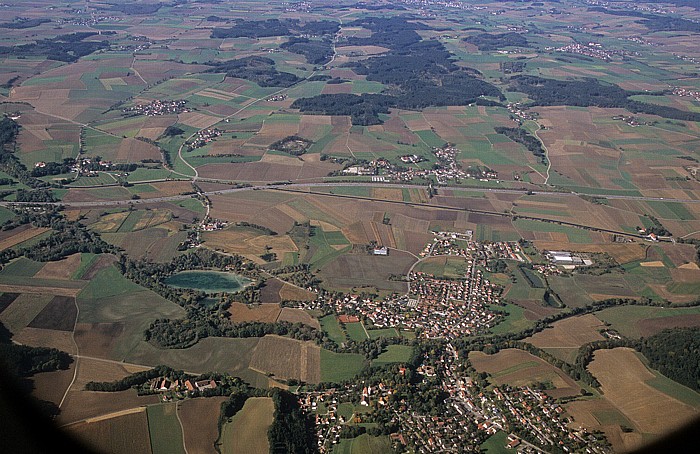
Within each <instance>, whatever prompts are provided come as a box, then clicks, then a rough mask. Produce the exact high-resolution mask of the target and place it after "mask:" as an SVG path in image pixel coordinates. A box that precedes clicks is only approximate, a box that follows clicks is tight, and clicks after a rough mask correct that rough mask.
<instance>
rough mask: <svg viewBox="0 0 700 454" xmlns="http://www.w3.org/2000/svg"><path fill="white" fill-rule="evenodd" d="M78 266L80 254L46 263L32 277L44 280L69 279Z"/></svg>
mask: <svg viewBox="0 0 700 454" xmlns="http://www.w3.org/2000/svg"><path fill="white" fill-rule="evenodd" d="M79 266H80V254H72V255H69V256H68V257H66V258H65V259H63V260H58V261H55V262H48V263H47V264H46V265H44V267H43V268H41V269H40V270H39V272H38V273H36V274H35V275H34V277H37V278H44V279H70V278H71V276H73V273H75V271H76V270H77V269H78V267H79Z"/></svg>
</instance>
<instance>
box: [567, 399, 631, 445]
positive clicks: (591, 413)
mask: <svg viewBox="0 0 700 454" xmlns="http://www.w3.org/2000/svg"><path fill="white" fill-rule="evenodd" d="M564 407H565V408H566V412H567V413H568V414H569V415H570V416H571V417H572V418H573V419H574V422H573V423H571V425H570V427H575V428H579V427H585V428H586V429H588V430H589V431H594V430H602V431H603V432H604V433H605V437H606V438H607V439H608V441H609V442H610V444H611V445H612V447H613V451H614V452H628V451H631V450H633V449H637V448H639V447H641V445H642V443H643V440H644V439H643V437H642V434H640V433H639V432H634V431H632V432H623V431H622V426H625V427H630V428H631V426H632V423H631V422H630V421H629V419H627V417H625V415H623V414H622V413H621V412H620V410H618V409H617V408H615V406H613V405H612V404H611V403H610V402H609V401H608V400H607V399H605V398H602V397H601V398H599V399H593V400H576V401H573V402H570V403H568V404H566V405H565V406H564Z"/></svg>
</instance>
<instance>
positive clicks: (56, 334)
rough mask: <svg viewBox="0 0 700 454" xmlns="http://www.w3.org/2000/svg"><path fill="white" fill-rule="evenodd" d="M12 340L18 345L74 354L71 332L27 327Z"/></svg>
mask: <svg viewBox="0 0 700 454" xmlns="http://www.w3.org/2000/svg"><path fill="white" fill-rule="evenodd" d="M59 298H62V297H59ZM71 329H72V327H71ZM12 339H13V340H15V341H17V342H19V343H20V344H24V345H31V346H32V347H51V348H57V349H59V350H62V351H64V352H66V353H70V354H75V353H76V351H75V343H74V342H73V333H72V331H58V330H54V329H41V328H29V327H28V328H24V329H23V330H21V331H19V332H18V333H15V334H14V336H12Z"/></svg>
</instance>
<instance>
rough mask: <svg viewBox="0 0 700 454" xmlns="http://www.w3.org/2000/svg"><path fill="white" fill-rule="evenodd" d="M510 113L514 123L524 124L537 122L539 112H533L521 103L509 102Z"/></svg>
mask: <svg viewBox="0 0 700 454" xmlns="http://www.w3.org/2000/svg"><path fill="white" fill-rule="evenodd" d="M506 107H507V108H508V112H510V115H511V118H512V119H513V121H517V122H518V124H522V122H523V121H525V120H536V119H537V116H538V115H537V112H534V111H531V110H530V108H529V107H527V106H524V105H523V104H522V103H519V102H509V103H508V105H507V106H506Z"/></svg>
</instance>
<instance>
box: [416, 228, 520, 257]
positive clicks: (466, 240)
mask: <svg viewBox="0 0 700 454" xmlns="http://www.w3.org/2000/svg"><path fill="white" fill-rule="evenodd" d="M433 235H435V237H434V238H433V241H432V242H429V243H427V244H426V245H425V247H424V248H423V250H422V251H421V252H420V253H419V255H420V256H421V257H429V256H457V257H464V258H472V259H475V260H480V261H481V263H482V264H484V265H485V264H486V260H487V259H505V260H515V261H518V262H524V261H525V258H524V254H523V251H522V249H521V248H520V245H519V244H518V243H517V242H515V241H497V242H492V243H482V242H478V241H473V240H472V236H473V234H472V231H471V230H467V233H459V232H434V233H433Z"/></svg>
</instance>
